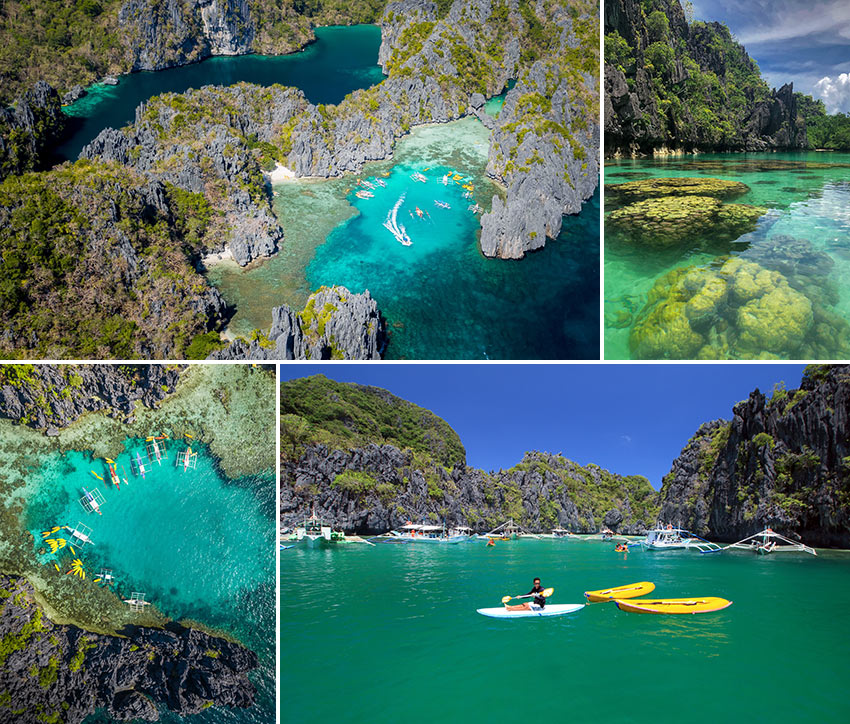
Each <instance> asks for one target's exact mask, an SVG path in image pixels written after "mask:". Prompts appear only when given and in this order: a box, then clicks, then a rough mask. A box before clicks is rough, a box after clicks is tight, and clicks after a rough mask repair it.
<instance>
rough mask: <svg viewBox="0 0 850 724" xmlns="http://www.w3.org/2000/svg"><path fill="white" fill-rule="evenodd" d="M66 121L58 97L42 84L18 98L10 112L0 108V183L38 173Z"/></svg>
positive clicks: (7, 109) (41, 82)
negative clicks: (17, 175) (10, 177)
mask: <svg viewBox="0 0 850 724" xmlns="http://www.w3.org/2000/svg"><path fill="white" fill-rule="evenodd" d="M66 121H67V119H66V117H65V114H64V113H62V101H61V100H60V98H59V94H58V93H56V91H55V90H54V89H53V88H51V87H50V86H49V85H48V84H47V83H45V82H44V81H39V82H38V83H36V84H35V85H34V86H33V87H32V89H30V90H28V91H26V92H25V93H24V94H23V95H21V96H20V97H19V98H18V99H17V101H15V105H14V107H13V108H4V107H2V106H0V181H2V180H3V178H5V177H6V176H9V175H11V174H20V173H24V172H25V171H36V170H38V169H40V168H41V167H42V165H43V163H44V161H45V156H46V155H47V153H48V151H49V149H50V147H51V146H52V145H53V144H54V143H55V142H56V141H57V140H58V139H59V138H60V137H61V136H62V133H63V132H64V130H65V126H66Z"/></svg>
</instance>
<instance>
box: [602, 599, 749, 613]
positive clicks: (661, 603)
mask: <svg viewBox="0 0 850 724" xmlns="http://www.w3.org/2000/svg"><path fill="white" fill-rule="evenodd" d="M614 603H616V604H617V608H619V609H620V610H621V611H631V612H632V613H711V612H712V611H720V610H722V609H724V608H726V607H727V606H731V605H732V601H727V600H726V599H725V598H716V597H713V596H712V597H708V598H656V599H648V598H645V599H642V600H638V601H621V600H620V599H614Z"/></svg>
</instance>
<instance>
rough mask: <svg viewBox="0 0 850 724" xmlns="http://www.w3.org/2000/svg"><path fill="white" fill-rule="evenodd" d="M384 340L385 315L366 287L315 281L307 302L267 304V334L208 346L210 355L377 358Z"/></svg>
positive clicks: (231, 357) (225, 357)
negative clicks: (356, 290)
mask: <svg viewBox="0 0 850 724" xmlns="http://www.w3.org/2000/svg"><path fill="white" fill-rule="evenodd" d="M386 343H387V325H386V320H384V318H383V317H382V316H381V313H380V312H379V311H378V305H377V303H376V302H375V300H374V299H372V297H371V295H370V294H369V291H368V290H367V291H365V292H364V293H363V294H352V293H351V292H349V291H348V289H346V288H345V287H340V286H335V287H330V288H328V287H321V288H320V289H319V290H318V291H316V292H314V293H313V294H311V295H310V298H309V300H308V302H307V306H306V307H305V308H304V309H303V310H302V311H301V312H295V311H294V310H293V309H291V308H290V307H288V306H286V305H283V306H281V307H275V308H274V309H272V326H271V330H270V331H269V334H268V336H267V337H266V336H262V337H261V336H259V335H256V336H255V337H254V338H253V339H252V340H251V341H250V342H249V341H246V340H244V339H238V340H235V341H234V342H232V343H231V344H230V345H229V346H228V347H226V348H225V349H223V350H219V351H216V352H213V353H212V354H211V355H210V357H209V358H210V359H216V360H240V359H250V360H296V359H300V360H326V359H348V360H352V359H356V360H366V359H381V354H382V353H383V350H384V348H385V347H386Z"/></svg>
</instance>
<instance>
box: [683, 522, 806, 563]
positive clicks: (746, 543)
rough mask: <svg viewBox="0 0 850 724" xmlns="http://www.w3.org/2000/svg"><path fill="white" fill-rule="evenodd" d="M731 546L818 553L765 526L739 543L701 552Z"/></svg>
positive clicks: (720, 549) (718, 551)
mask: <svg viewBox="0 0 850 724" xmlns="http://www.w3.org/2000/svg"><path fill="white" fill-rule="evenodd" d="M730 548H738V549H740V550H749V551H755V552H756V553H788V552H791V553H793V552H798V553H809V554H811V555H813V556H816V555H817V551H816V550H815V549H814V548H812V547H811V546H807V545H804V544H803V543H800V542H798V541H793V540H791V539H790V538H786V537H785V536H784V535H781V534H779V533H777V532H776V531H774V530H772V529H770V528H765V529H764V530H763V531H761V532H759V533H755V534H754V535H750V536H747V537H746V538H744V539H742V540H739V541H738V542H737V543H730V544H729V545H727V546H723V547H719V546H718V547H717V548H716V549H715V550H706V551H703V550H701V551H700V553H721V552H723V551H728V550H729V549H730Z"/></svg>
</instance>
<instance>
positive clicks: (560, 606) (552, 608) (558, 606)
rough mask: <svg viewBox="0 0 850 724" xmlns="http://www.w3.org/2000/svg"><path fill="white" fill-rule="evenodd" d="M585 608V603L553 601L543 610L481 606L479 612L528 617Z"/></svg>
mask: <svg viewBox="0 0 850 724" xmlns="http://www.w3.org/2000/svg"><path fill="white" fill-rule="evenodd" d="M583 608H584V604H583V603H553V604H550V605H548V606H546V607H544V608H543V610H542V611H508V610H507V609H505V608H504V607H502V608H479V609H478V613H480V614H481V615H482V616H490V617H491V618H528V617H529V616H563V615H564V614H565V613H575V612H576V611H580V610H581V609H583Z"/></svg>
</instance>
